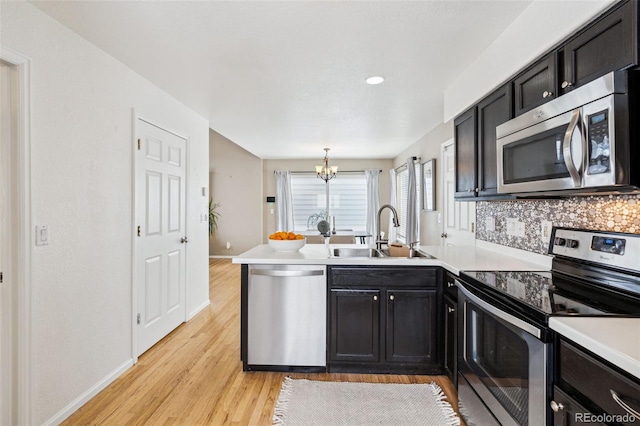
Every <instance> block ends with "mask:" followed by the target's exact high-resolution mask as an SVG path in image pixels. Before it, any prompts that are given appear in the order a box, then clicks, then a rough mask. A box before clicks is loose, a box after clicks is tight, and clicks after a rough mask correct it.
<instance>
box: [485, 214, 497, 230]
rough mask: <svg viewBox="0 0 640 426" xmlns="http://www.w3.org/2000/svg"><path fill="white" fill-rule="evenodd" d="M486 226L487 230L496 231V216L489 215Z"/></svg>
mask: <svg viewBox="0 0 640 426" xmlns="http://www.w3.org/2000/svg"><path fill="white" fill-rule="evenodd" d="M484 228H485V230H486V231H487V232H495V231H496V218H495V217H493V216H489V217H488V218H486V219H485V220H484Z"/></svg>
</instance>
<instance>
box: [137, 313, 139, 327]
mask: <svg viewBox="0 0 640 426" xmlns="http://www.w3.org/2000/svg"><path fill="white" fill-rule="evenodd" d="M137 321H138V325H140V314H138V318H137Z"/></svg>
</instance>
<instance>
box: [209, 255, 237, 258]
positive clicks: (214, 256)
mask: <svg viewBox="0 0 640 426" xmlns="http://www.w3.org/2000/svg"><path fill="white" fill-rule="evenodd" d="M234 257H235V256H230V255H224V256H223V255H220V254H212V255H209V259H233V258H234Z"/></svg>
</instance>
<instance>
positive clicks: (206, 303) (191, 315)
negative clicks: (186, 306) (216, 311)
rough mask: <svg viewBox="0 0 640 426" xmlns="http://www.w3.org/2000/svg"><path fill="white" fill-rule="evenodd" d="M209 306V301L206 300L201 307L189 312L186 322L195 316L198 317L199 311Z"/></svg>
mask: <svg viewBox="0 0 640 426" xmlns="http://www.w3.org/2000/svg"><path fill="white" fill-rule="evenodd" d="M210 304H211V300H210V299H207V300H206V301H205V302H204V303H203V304H202V305H200V306H198V307H197V308H195V309H194V310H193V311H191V312H189V316H188V317H187V321H190V320H191V319H192V318H193V317H195V316H196V315H198V314H199V313H200V311H202V310H203V309H205V308H206V307H207V306H209V305H210Z"/></svg>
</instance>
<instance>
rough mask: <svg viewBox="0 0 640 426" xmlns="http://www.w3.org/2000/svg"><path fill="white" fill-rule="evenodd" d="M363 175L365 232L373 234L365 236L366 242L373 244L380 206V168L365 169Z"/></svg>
mask: <svg viewBox="0 0 640 426" xmlns="http://www.w3.org/2000/svg"><path fill="white" fill-rule="evenodd" d="M364 176H365V178H366V179H367V233H369V234H371V235H373V236H374V237H369V238H367V244H373V243H374V242H375V235H376V227H377V225H378V224H377V223H376V221H377V220H378V218H377V216H378V209H379V208H380V193H379V187H380V185H379V182H380V170H365V171H364Z"/></svg>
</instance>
